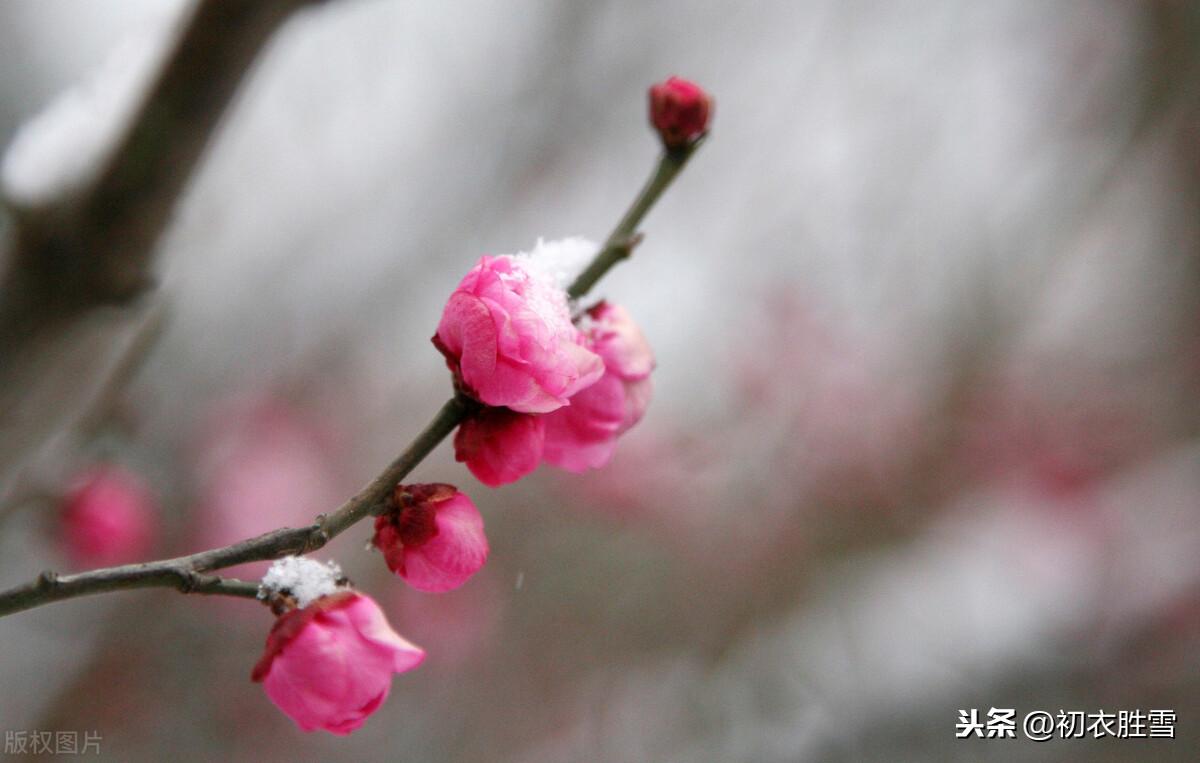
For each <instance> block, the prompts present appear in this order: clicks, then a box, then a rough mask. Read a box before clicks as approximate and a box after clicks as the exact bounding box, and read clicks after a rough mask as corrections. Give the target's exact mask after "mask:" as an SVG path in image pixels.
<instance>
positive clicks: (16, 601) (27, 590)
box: [0, 141, 699, 616]
mask: <svg viewBox="0 0 1200 763" xmlns="http://www.w3.org/2000/svg"><path fill="white" fill-rule="evenodd" d="M698 145H699V142H698V141H697V142H695V143H692V144H691V145H689V146H687V147H685V148H684V149H682V150H679V151H672V152H667V153H665V154H663V156H662V157H661V158H660V159H659V162H658V165H657V167H656V169H655V172H654V174H653V175H652V176H651V179H650V181H649V182H648V183H647V184H646V186H645V187H644V188H643V189H642V190H641V192H640V193H639V194H638V195H637V197H636V198H635V199H634V202H633V205H632V206H631V207H630V208H629V210H628V211H627V212H626V213H625V216H624V217H622V218H621V222H620V223H618V224H617V227H616V228H615V229H614V230H613V232H612V234H611V235H610V236H609V237H608V239H607V242H606V243H605V245H604V246H603V247H602V248H601V250H600V252H599V253H597V255H596V257H595V258H594V259H593V260H592V262H591V263H590V264H589V265H588V267H587V268H586V269H585V271H584V273H583V275H581V276H580V277H579V278H578V279H576V281H575V283H573V284H572V285H571V287H570V289H569V290H568V293H569V294H570V295H571V297H572V298H579V297H582V296H583V295H584V294H586V293H587V292H588V290H589V289H590V288H591V287H592V286H593V285H594V284H595V283H596V281H598V280H599V279H600V278H601V277H602V276H603V275H604V274H605V273H607V272H608V271H609V270H610V269H611V268H612V267H613V265H615V264H616V263H618V262H620V261H621V260H622V259H624V258H625V257H627V256H628V255H629V250H630V249H631V248H632V246H633V245H634V244H635V243H636V242H637V240H638V239H639V236H638V234H637V233H636V228H637V226H638V224H639V223H640V222H641V220H642V218H644V217H645V216H646V213H647V212H649V211H650V208H651V207H653V206H654V203H655V202H656V201H657V200H658V198H659V197H660V196H661V195H662V193H663V191H665V190H666V188H667V186H668V185H670V183H671V180H673V179H674V178H675V176H676V175H677V174H678V173H679V170H681V169H682V168H683V165H684V164H685V163H686V162H687V159H688V158H689V157H690V156H691V154H692V153H693V152H694V151H695V149H696V147H697V146H698ZM475 405H478V404H477V403H474V402H473V401H471V400H469V399H467V398H466V397H463V396H461V395H456V396H455V397H453V398H451V399H450V400H449V401H447V402H446V404H445V405H443V406H442V408H441V410H439V411H438V413H437V414H436V415H435V416H434V417H433V420H432V421H431V422H429V424H428V425H427V426H426V427H425V429H424V430H423V431H422V432H421V433H420V434H419V435H417V437H416V439H414V440H413V441H412V443H410V444H409V446H408V447H407V448H406V449H405V450H404V452H403V453H401V454H400V455H399V456H398V457H397V458H396V459H395V460H394V461H392V463H390V464H388V466H387V467H386V468H385V469H384V470H383V471H382V472H380V473H379V475H378V476H376V477H375V479H373V480H371V481H370V482H369V483H368V484H367V485H366V486H365V487H364V488H363V489H362V490H360V491H359V492H358V493H357V494H355V495H354V496H353V497H352V498H350V499H349V500H347V501H346V502H345V503H343V504H342V505H341V506H340V507H338V509H337V510H336V511H334V512H333V513H332V514H328V515H325V514H323V515H321V516H318V517H317V518H316V520H315V521H314V522H313V523H312V524H311V525H309V526H308V527H300V528H290V527H285V528H282V529H279V530H273V531H271V532H268V533H264V534H263V535H259V536H257V537H255V538H250V539H249V540H244V541H241V542H239V543H234V544H233V545H230V546H225V547H223V548H217V549H212V550H209V551H201V552H200V553H197V554H191V555H189V556H181V557H177V558H174V559H164V560H161V561H156V562H146V563H142V564H127V565H122V566H120V567H107V568H104V569H99V570H92V571H91V572H83V573H79V574H76V575H64V576H61V577H60V576H58V575H56V574H55V573H53V572H44V573H42V574H41V575H40V576H39V577H38V578H37V579H36V580H34V581H33V582H31V583H27V584H25V585H22V586H17V587H16V588H11V589H9V590H7V591H3V592H0V616H3V615H7V614H12V613H13V612H20V611H22V610H25V609H32V608H33V607H37V606H41V605H42V604H49V603H51V602H54V601H61V600H63V599H71V598H75V597H77V596H86V595H89V594H94V593H104V592H106V591H117V590H124V589H127V588H151V587H167V588H175V589H177V590H180V591H183V592H184V593H210V594H229V595H233V596H247V595H249V590H250V589H249V588H248V586H250V585H251V584H249V583H243V582H241V581H229V580H224V579H222V578H219V577H216V576H212V575H205V574H203V573H207V572H211V571H212V570H220V569H224V568H226V567H232V566H234V565H237V564H242V563H244V562H254V561H264V560H268V559H278V558H279V557H281V556H287V555H288V554H305V553H309V552H311V551H315V550H317V549H319V548H321V547H323V546H324V545H325V544H326V543H328V542H329V541H330V540H332V539H333V538H334V537H336V536H338V535H339V534H341V533H342V532H344V531H346V530H347V529H349V528H350V527H352V526H353V525H354V524H356V523H357V522H359V521H360V520H362V519H364V518H365V517H367V516H369V515H370V514H372V513H373V512H376V511H380V510H382V509H384V508H385V507H386V506H387V501H388V500H389V498H390V496H391V494H392V491H393V490H394V489H395V487H396V485H397V484H399V482H400V481H401V480H402V479H404V478H405V477H407V476H408V474H409V473H410V472H411V471H412V470H413V469H414V468H416V466H417V465H418V464H420V463H421V461H423V460H424V459H425V457H426V456H428V455H429V454H430V453H431V452H432V451H433V449H434V448H435V447H437V445H438V444H439V443H441V441H442V440H444V439H446V437H447V436H448V435H449V434H450V433H451V432H453V431H454V429H455V427H457V426H458V425H459V424H461V423H462V422H463V421H464V420H465V419H466V417H467V414H468V413H469V412H470V410H471V408H472V407H473V406H475Z"/></svg>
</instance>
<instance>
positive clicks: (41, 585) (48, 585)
mask: <svg viewBox="0 0 1200 763" xmlns="http://www.w3.org/2000/svg"><path fill="white" fill-rule="evenodd" d="M57 585H58V573H57V572H55V571H54V570H44V571H42V574H40V575H38V578H37V589H38V590H39V591H49V590H52V589H54V588H55V587H56V586H57Z"/></svg>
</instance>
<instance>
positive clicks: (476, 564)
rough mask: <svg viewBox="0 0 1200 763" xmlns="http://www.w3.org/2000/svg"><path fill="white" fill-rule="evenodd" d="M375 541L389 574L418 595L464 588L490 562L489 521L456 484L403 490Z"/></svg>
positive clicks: (401, 487)
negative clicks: (486, 530)
mask: <svg viewBox="0 0 1200 763" xmlns="http://www.w3.org/2000/svg"><path fill="white" fill-rule="evenodd" d="M393 504H394V505H393V506H392V508H391V510H390V511H388V512H387V513H385V514H382V515H381V516H379V517H377V518H376V519H375V537H374V538H373V539H372V540H371V542H372V543H373V544H374V545H375V547H376V548H378V549H379V550H381V551H383V554H384V560H385V561H386V562H387V566H388V569H389V570H391V571H392V572H394V573H396V574H397V575H399V576H400V577H402V578H404V580H405V581H407V582H408V584H409V585H410V586H412V587H413V588H416V589H417V590H418V591H427V592H429V593H443V592H445V591H452V590H454V589H455V588H458V587H459V586H461V585H462V584H463V583H465V582H467V580H469V579H470V577H471V576H472V575H474V574H475V573H476V572H478V571H479V569H480V568H481V567H483V565H484V563H485V562H486V561H487V557H488V542H487V536H485V535H484V534H483V517H481V516H480V515H479V510H478V509H476V508H475V504H474V503H472V502H471V499H470V498H468V497H467V496H466V495H465V494H463V493H460V492H458V489H457V488H455V487H454V486H453V485H443V484H431V485H398V486H397V487H396V491H395V493H394V501H393Z"/></svg>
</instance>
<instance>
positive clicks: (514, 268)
mask: <svg viewBox="0 0 1200 763" xmlns="http://www.w3.org/2000/svg"><path fill="white" fill-rule="evenodd" d="M580 242H582V240H581V239H569V240H567V241H566V242H563V243H562V245H555V246H557V247H558V249H559V250H566V251H569V252H570V253H572V254H574V253H576V250H579V249H580V246H578V244H579V243H580ZM582 243H584V244H586V242H582ZM539 248H542V246H541V245H540V246H539ZM545 248H547V249H549V248H551V245H545ZM588 248H591V247H590V245H588ZM536 254H537V252H536V251H535V252H534V255H536ZM433 343H434V345H435V346H436V347H437V348H438V350H440V351H441V352H442V354H443V355H445V356H446V363H447V365H448V366H449V367H450V370H451V371H452V372H453V373H454V375H455V380H456V384H457V385H458V387H459V388H460V389H462V390H464V391H465V392H467V394H469V395H471V396H472V397H474V398H475V399H476V400H479V401H480V402H482V403H485V404H487V405H490V406H503V407H506V408H510V409H512V410H514V411H518V412H521V413H546V412H548V411H553V410H554V409H556V408H560V407H562V406H564V405H566V404H567V400H568V398H570V397H571V396H572V395H574V394H575V393H576V392H578V391H579V390H581V389H584V388H585V387H587V386H589V385H591V384H593V383H594V382H595V381H596V380H597V379H599V378H600V375H601V374H602V373H603V372H604V364H603V363H602V362H601V361H600V358H599V357H598V356H597V355H596V354H595V353H593V352H591V351H590V350H588V349H587V348H586V347H584V346H583V341H582V337H581V335H580V333H579V330H578V329H577V328H575V326H574V325H573V324H572V323H571V314H570V310H569V309H568V306H567V296H566V292H565V291H564V289H563V284H561V283H558V282H556V279H555V278H554V277H553V275H552V274H551V273H550V272H547V269H546V268H545V267H544V264H543V263H540V262H539V261H538V260H537V258H536V257H533V256H509V255H500V256H497V257H487V256H485V257H483V258H481V259H480V260H479V262H478V263H477V264H476V265H475V267H474V268H472V269H471V271H470V272H469V273H467V275H466V276H465V277H464V278H463V279H462V281H461V282H460V283H459V285H458V288H457V289H455V291H454V293H453V294H451V295H450V299H449V301H448V302H447V303H446V307H445V309H444V310H443V312H442V318H441V321H440V323H439V324H438V328H437V334H436V335H435V336H434V337H433Z"/></svg>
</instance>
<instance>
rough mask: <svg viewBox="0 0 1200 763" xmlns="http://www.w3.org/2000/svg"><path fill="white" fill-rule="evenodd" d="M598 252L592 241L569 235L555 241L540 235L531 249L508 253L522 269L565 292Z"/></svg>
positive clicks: (598, 248)
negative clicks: (546, 239) (542, 237)
mask: <svg viewBox="0 0 1200 763" xmlns="http://www.w3.org/2000/svg"><path fill="white" fill-rule="evenodd" d="M599 251H600V246H599V245H598V244H597V243H596V242H595V241H589V240H588V239H586V238H583V237H581V236H571V237H568V238H560V239H557V240H555V241H545V240H543V239H541V238H539V239H538V241H537V245H536V246H535V247H533V251H530V252H518V253H517V254H514V255H511V256H512V257H513V259H514V260H516V262H517V264H518V265H520V266H521V267H522V268H523V269H524V270H525V272H527V273H529V274H530V275H533V276H538V277H541V278H543V279H545V280H547V281H549V282H550V283H552V284H554V285H555V286H556V287H557V288H559V289H562V290H563V291H566V290H567V287H568V286H570V285H571V282H572V281H574V280H575V278H576V277H577V276H578V275H579V274H580V273H582V272H583V270H584V268H586V267H587V265H588V263H589V262H591V261H592V258H593V257H595V256H596V253H597V252H599Z"/></svg>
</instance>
